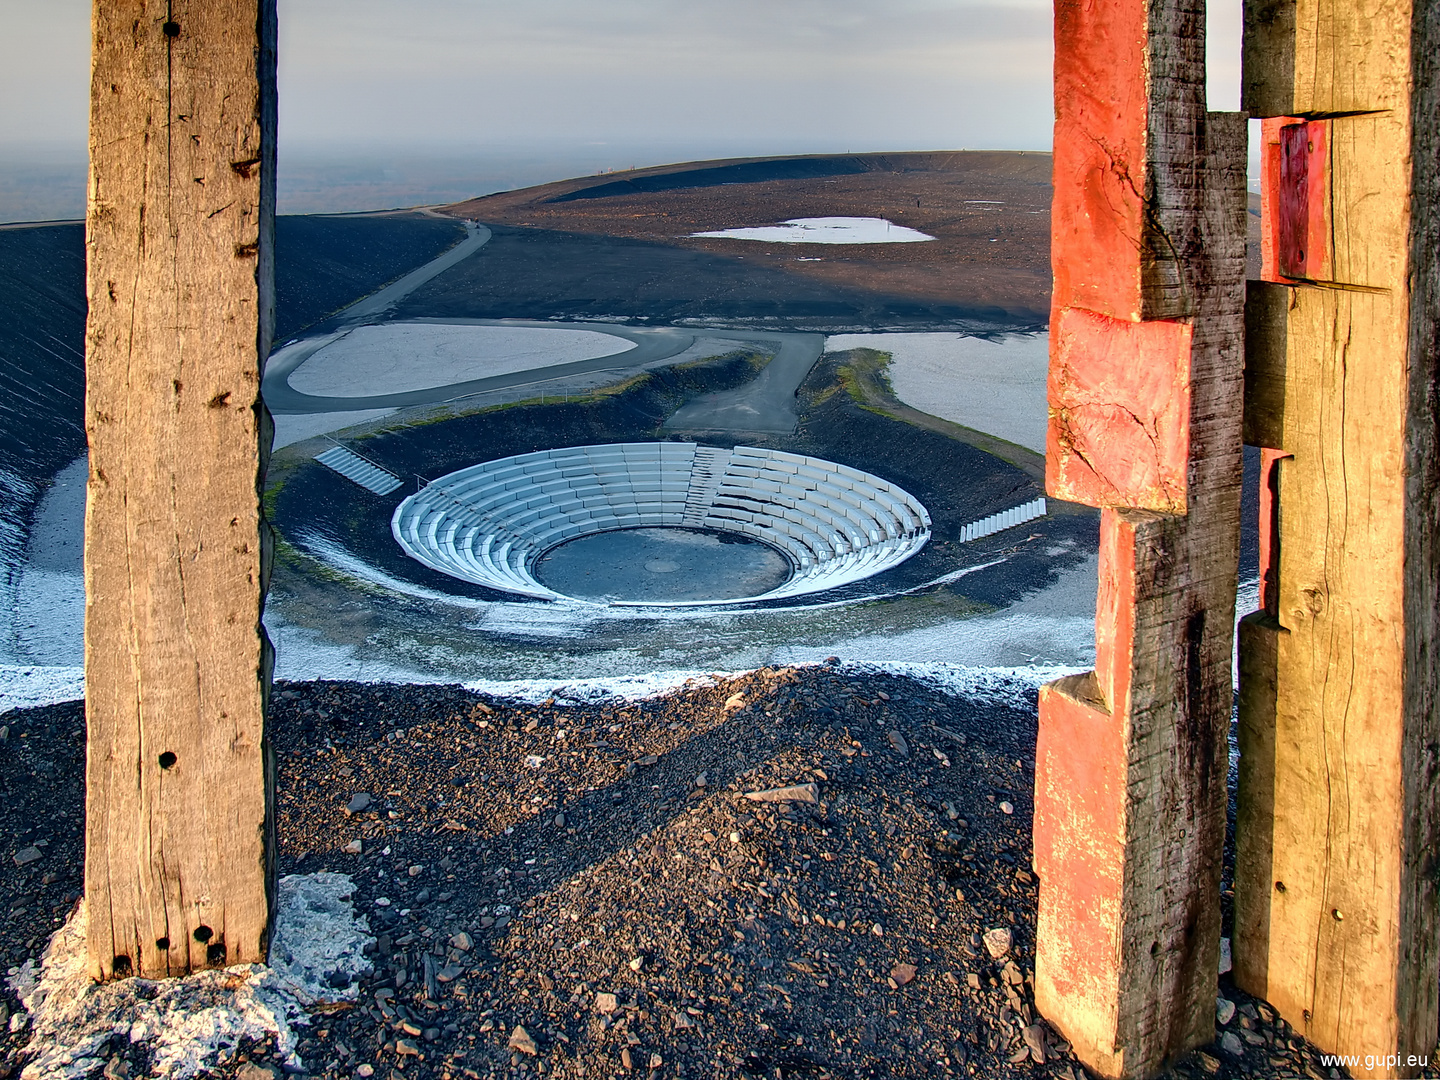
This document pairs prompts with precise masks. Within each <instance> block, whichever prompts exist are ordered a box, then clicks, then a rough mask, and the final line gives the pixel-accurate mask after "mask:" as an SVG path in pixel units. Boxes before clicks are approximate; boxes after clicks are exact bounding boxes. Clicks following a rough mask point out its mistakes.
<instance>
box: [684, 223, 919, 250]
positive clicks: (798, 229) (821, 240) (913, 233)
mask: <svg viewBox="0 0 1440 1080" xmlns="http://www.w3.org/2000/svg"><path fill="white" fill-rule="evenodd" d="M690 235H691V236H709V237H718V238H720V239H725V240H761V241H764V242H765V243H769V244H916V243H920V242H922V241H925V240H934V239H935V237H933V236H930V235H929V234H928V233H923V232H920V231H919V230H918V229H910V228H906V227H905V226H904V225H896V224H895V223H894V222H892V221H887V220H886V219H885V218H877V217H816V218H790V219H789V220H788V221H786V222H785V223H784V224H781V225H762V226H759V227H757V228H749V229H718V230H716V231H714V232H697V233H691V234H690Z"/></svg>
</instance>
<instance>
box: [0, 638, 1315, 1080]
mask: <svg viewBox="0 0 1440 1080" xmlns="http://www.w3.org/2000/svg"><path fill="white" fill-rule="evenodd" d="M273 701H274V708H273V713H272V715H273V725H272V726H273V733H274V739H275V743H276V748H277V751H278V753H279V760H280V772H279V801H278V814H279V832H280V837H281V845H282V853H281V867H280V869H281V873H295V872H311V871H318V870H337V871H342V872H345V873H348V874H351V875H353V877H354V880H355V881H356V884H357V894H356V899H357V906H358V907H359V908H360V909H361V910H363V911H366V912H367V913H369V916H370V920H371V926H372V929H373V930H374V931H376V933H377V935H378V936H377V942H376V949H375V954H374V957H373V959H374V963H375V971H374V974H373V975H371V976H370V977H368V978H367V979H366V981H365V984H364V986H363V993H362V996H361V1002H360V1005H359V1007H347V1008H343V1009H340V1010H332V1011H329V1012H326V1013H322V1014H320V1015H317V1016H316V1017H314V1018H313V1025H312V1027H311V1029H310V1031H309V1033H308V1034H307V1036H306V1037H305V1038H304V1039H303V1040H302V1042H301V1045H300V1054H301V1056H302V1058H303V1059H304V1062H305V1064H306V1067H307V1068H308V1069H309V1070H310V1073H311V1075H314V1076H324V1077H352V1076H355V1077H382V1078H385V1080H410V1078H428V1077H435V1078H445V1080H458V1078H461V1077H466V1078H471V1077H492V1076H542V1075H545V1076H563V1077H615V1076H632V1075H638V1076H645V1077H649V1078H655V1080H659V1078H662V1077H667V1078H668V1077H689V1078H697V1077H778V1078H785V1077H889V1076H897V1077H910V1076H965V1077H968V1076H980V1077H1055V1078H1060V1077H1064V1078H1068V1080H1076V1078H1078V1077H1081V1076H1083V1070H1081V1069H1080V1068H1079V1066H1078V1065H1077V1064H1076V1063H1075V1061H1074V1060H1073V1058H1072V1057H1071V1056H1070V1055H1069V1048H1068V1046H1067V1045H1066V1044H1065V1043H1064V1041H1063V1040H1062V1039H1061V1038H1060V1036H1059V1035H1057V1034H1056V1033H1055V1032H1054V1031H1052V1030H1050V1029H1049V1028H1048V1027H1047V1026H1046V1025H1045V1024H1044V1022H1043V1021H1042V1020H1040V1019H1039V1018H1037V1017H1036V1016H1035V1013H1034V1007H1033V998H1032V988H1031V980H1030V977H1031V972H1032V970H1033V959H1034V939H1033V934H1034V925H1035V902H1036V889H1037V883H1036V881H1035V878H1034V876H1033V874H1032V872H1031V870H1030V858H1031V852H1030V815H1031V790H1032V787H1033V760H1034V759H1033V754H1034V738H1035V722H1034V711H1033V702H1027V701H1025V700H1023V699H1019V700H1015V701H1012V702H1011V703H1009V704H1006V703H1000V702H993V701H992V702H983V701H980V702H977V701H974V700H962V699H959V698H956V697H953V696H950V695H947V694H944V693H941V692H939V691H936V690H933V689H931V688H929V687H928V686H926V685H924V684H922V683H919V682H916V681H913V680H910V679H904V678H898V677H892V676H889V675H877V674H866V673H862V672H858V671H855V670H851V669H846V668H844V667H839V666H835V665H822V666H818V667H811V668H801V669H761V670H760V671H758V672H753V673H749V674H746V675H743V676H740V677H737V678H735V679H721V680H719V681H713V682H712V681H704V682H697V683H694V684H692V685H688V686H687V687H685V688H684V689H682V690H680V691H678V692H676V693H673V694H670V695H667V696H663V697H658V698H654V699H649V700H646V701H641V702H632V703H623V702H618V701H616V700H614V699H610V700H608V701H607V702H592V703H589V704H583V703H566V702H557V701H553V700H552V701H549V702H545V703H542V704H533V705H527V704H521V703H517V702H511V701H504V700H499V699H491V698H483V697H481V696H479V695H476V694H474V693H470V692H467V691H464V690H461V689H459V688H455V687H419V686H410V687H395V686H371V685H360V684H353V683H295V684H286V683H280V684H277V687H276V693H275V696H274V699H273ZM0 721H3V723H4V725H5V726H4V728H3V729H0V736H3V741H0V834H3V836H4V837H5V840H6V842H7V850H5V852H4V857H5V859H6V860H7V865H6V874H5V875H4V878H3V881H0V903H3V908H0V911H3V912H8V915H7V916H6V917H5V918H4V921H3V922H0V956H3V958H4V960H5V962H6V965H7V966H13V965H15V964H18V963H19V962H21V961H22V960H24V959H25V958H27V957H30V956H35V955H36V954H37V953H38V950H40V949H42V948H43V947H44V943H45V940H46V938H47V936H48V934H49V932H50V931H52V930H53V929H54V928H55V926H57V925H58V924H59V922H60V921H61V920H62V919H63V918H64V916H65V915H66V914H67V913H68V912H69V910H70V909H71V907H72V905H73V903H74V902H75V900H76V899H78V897H79V893H80V888H81V832H82V829H81V810H82V805H83V787H82V769H83V758H84V746H83V731H82V725H83V710H82V706H81V704H80V703H78V702H72V703H67V704H64V705H57V706H50V707H46V708H39V709H31V710H27V711H23V712H14V713H10V714H8V715H7V716H5V717H0ZM777 788H790V789H792V790H790V791H788V792H785V793H782V794H784V795H786V796H788V797H787V798H785V799H784V800H783V801H758V800H755V799H753V798H751V797H750V794H751V793H757V792H766V791H772V790H773V789H777ZM773 797H775V798H778V796H773ZM1007 938H1008V942H1007ZM1219 990H1220V992H1221V993H1222V994H1223V995H1224V996H1225V998H1226V999H1228V1000H1230V1001H1232V1002H1234V1003H1235V1004H1236V1005H1238V1009H1237V1010H1236V1011H1235V1014H1234V1016H1233V1018H1232V1019H1230V1020H1229V1022H1228V1023H1227V1024H1226V1025H1225V1026H1224V1027H1223V1028H1222V1029H1221V1031H1222V1033H1223V1042H1222V1041H1217V1042H1216V1043H1215V1044H1214V1045H1212V1046H1211V1047H1209V1048H1208V1049H1206V1050H1204V1051H1200V1052H1197V1053H1195V1054H1191V1055H1189V1056H1188V1057H1187V1058H1186V1059H1184V1060H1183V1061H1181V1062H1180V1063H1179V1064H1178V1066H1177V1067H1176V1069H1175V1070H1174V1072H1173V1073H1171V1074H1170V1075H1172V1076H1176V1077H1205V1076H1211V1075H1215V1076H1221V1077H1227V1076H1230V1077H1239V1076H1261V1077H1266V1076H1321V1077H1324V1076H1340V1075H1342V1074H1341V1073H1339V1072H1332V1071H1331V1070H1330V1069H1328V1068H1327V1069H1321V1068H1320V1067H1319V1064H1318V1057H1317V1055H1316V1054H1315V1053H1314V1051H1313V1050H1312V1049H1311V1048H1309V1047H1308V1046H1307V1045H1306V1044H1304V1043H1303V1042H1302V1041H1300V1040H1298V1039H1295V1038H1292V1037H1291V1036H1290V1033H1289V1032H1288V1031H1287V1029H1286V1028H1285V1025H1284V1023H1283V1021H1279V1020H1277V1019H1276V1018H1275V1015H1274V1013H1273V1012H1271V1011H1270V1010H1269V1008H1268V1006H1266V1005H1265V1004H1264V1003H1263V1002H1256V1001H1253V1000H1251V999H1249V998H1247V997H1246V996H1245V995H1243V994H1240V993H1239V992H1238V991H1236V990H1235V989H1234V988H1233V987H1232V986H1230V985H1229V982H1228V977H1222V978H1221V980H1220V984H1219ZM4 1000H5V1006H4V1007H5V1008H6V1009H7V1010H9V1009H14V1008H15V1002H14V999H13V998H11V997H8V996H7V997H6V998H5V999H4ZM0 1028H3V1025H0ZM25 1039H26V1035H25V1031H24V1029H23V1027H22V1028H21V1030H20V1031H18V1032H16V1033H9V1032H6V1033H4V1034H0V1077H8V1076H11V1075H14V1074H15V1072H16V1071H18V1065H19V1064H20V1063H22V1062H23V1044H24V1042H25ZM126 1053H127V1050H126V1048H125V1047H124V1046H121V1045H117V1047H116V1050H115V1057H114V1059H113V1060H112V1062H111V1063H110V1065H109V1066H108V1067H107V1070H106V1071H107V1075H109V1076H112V1077H118V1076H131V1077H133V1076H141V1075H147V1074H148V1073H147V1068H146V1062H144V1061H143V1060H134V1059H128V1058H126V1057H125V1056H124V1055H125V1054H126ZM279 1072H280V1070H279V1067H278V1065H275V1064H274V1059H273V1053H272V1051H271V1049H270V1048H267V1047H265V1046H245V1047H240V1048H237V1051H236V1052H235V1054H234V1055H233V1056H232V1057H231V1058H230V1059H229V1060H228V1061H227V1062H225V1063H223V1064H222V1065H221V1066H219V1067H218V1068H217V1070H216V1075H220V1076H227V1077H243V1078H245V1080H263V1078H264V1077H265V1076H267V1075H268V1076H277V1075H278V1074H279Z"/></svg>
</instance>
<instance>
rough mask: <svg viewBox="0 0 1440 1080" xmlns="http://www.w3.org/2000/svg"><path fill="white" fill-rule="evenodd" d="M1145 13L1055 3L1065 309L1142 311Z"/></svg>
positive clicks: (1054, 227)
mask: <svg viewBox="0 0 1440 1080" xmlns="http://www.w3.org/2000/svg"><path fill="white" fill-rule="evenodd" d="M1147 14H1148V11H1147V7H1146V4H1145V3H1144V2H1143V0H1119V2H1115V3H1105V4H1093V3H1084V2H1081V0H1056V3H1055V110H1056V116H1055V138H1054V155H1055V156H1054V183H1055V196H1054V201H1053V204H1052V206H1051V218H1050V221H1051V224H1050V230H1051V264H1052V266H1053V267H1054V270H1055V282H1054V294H1053V303H1054V305H1055V307H1056V308H1057V309H1062V308H1070V307H1082V308H1086V309H1088V310H1090V311H1098V312H1101V313H1103V314H1106V315H1111V316H1114V317H1115V318H1117V319H1127V320H1135V319H1139V318H1141V317H1142V315H1143V311H1142V308H1143V301H1142V273H1141V262H1142V248H1143V246H1144V244H1143V239H1144V232H1145V199H1144V192H1145V184H1146V176H1145V174H1146V129H1147V124H1148V118H1149V107H1148V103H1147V94H1148V90H1149V85H1148V79H1147V76H1146V68H1147V62H1146V57H1147V51H1148V47H1149V36H1148V29H1147V26H1148V23H1147Z"/></svg>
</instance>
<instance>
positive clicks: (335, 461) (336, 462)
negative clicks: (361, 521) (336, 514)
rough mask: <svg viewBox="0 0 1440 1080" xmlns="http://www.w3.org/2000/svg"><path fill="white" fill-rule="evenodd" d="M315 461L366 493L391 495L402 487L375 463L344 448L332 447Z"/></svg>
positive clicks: (398, 479) (317, 456)
mask: <svg viewBox="0 0 1440 1080" xmlns="http://www.w3.org/2000/svg"><path fill="white" fill-rule="evenodd" d="M315 460H316V461H318V462H320V464H322V465H328V466H329V467H330V468H332V469H334V470H335V471H336V472H337V473H339V474H340V475H341V476H343V477H345V479H346V480H351V481H354V482H355V483H357V484H359V485H360V486H361V487H363V488H364V489H365V490H366V491H373V492H374V493H375V494H376V495H389V494H390V492H392V491H394V490H395V489H396V488H398V487H399V486H400V478H399V477H398V476H396V475H395V474H394V473H392V472H389V471H387V470H385V469H382V468H380V466H378V465H376V464H375V463H374V462H370V461H366V460H365V459H364V458H363V457H361V456H360V455H359V454H357V453H355V451H353V450H347V449H346V448H345V447H343V446H332V447H331V448H330V449H329V450H326V451H325V452H324V453H323V454H316V455H315Z"/></svg>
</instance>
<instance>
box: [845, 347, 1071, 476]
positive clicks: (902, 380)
mask: <svg viewBox="0 0 1440 1080" xmlns="http://www.w3.org/2000/svg"><path fill="white" fill-rule="evenodd" d="M861 348H864V349H878V350H879V351H881V352H887V353H889V354H890V357H891V360H890V368H889V375H890V385H891V387H893V388H894V390H895V396H896V397H898V398H899V399H900V400H901V401H903V402H904V403H905V404H906V405H909V406H911V407H912V408H916V409H919V410H920V411H921V412H927V413H929V414H930V415H931V416H939V417H941V418H942V419H945V420H951V421H954V422H955V423H957V424H963V425H964V426H965V427H968V428H973V429H974V430H976V431H983V432H985V434H987V435H994V436H996V437H997V438H1001V439H1004V440H1005V441H1006V442H1012V443H1016V444H1018V445H1020V446H1024V447H1027V448H1028V449H1031V450H1034V451H1036V452H1037V453H1040V454H1043V453H1044V452H1045V418H1046V415H1047V413H1046V410H1047V406H1046V400H1045V377H1046V374H1047V372H1048V371H1049V367H1050V335H1049V334H1048V333H1040V334H1011V335H1008V336H1006V337H1004V338H1002V339H1000V340H996V341H991V340H989V339H988V338H978V337H966V336H965V335H963V334H948V333H946V334H836V335H834V336H832V337H829V338H826V339H825V349H826V351H827V352H840V351H842V350H844V349H861Z"/></svg>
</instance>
